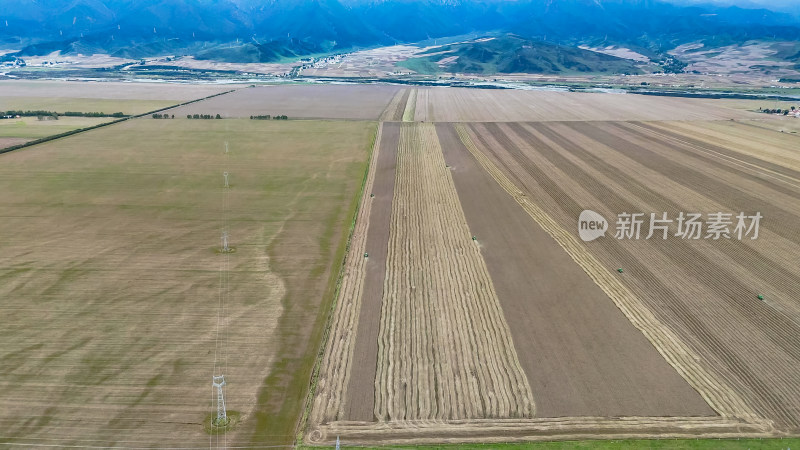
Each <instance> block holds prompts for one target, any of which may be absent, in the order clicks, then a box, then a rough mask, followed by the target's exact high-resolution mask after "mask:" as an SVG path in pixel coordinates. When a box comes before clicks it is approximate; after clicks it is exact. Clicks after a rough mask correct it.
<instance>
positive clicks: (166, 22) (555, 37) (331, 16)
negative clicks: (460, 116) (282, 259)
mask: <svg viewBox="0 0 800 450" xmlns="http://www.w3.org/2000/svg"><path fill="white" fill-rule="evenodd" d="M0 29H2V33H1V34H0V46H2V47H3V48H6V49H13V50H16V51H18V53H16V55H18V56H29V55H36V54H49V53H50V52H52V51H56V50H58V51H61V52H62V53H84V54H86V53H107V54H112V55H118V56H126V57H133V58H138V57H145V56H157V55H166V54H191V55H197V56H198V57H200V58H208V59H219V60H227V61H233V62H269V61H275V60H278V59H280V58H284V57H292V56H296V55H303V54H313V53H321V52H332V51H344V50H350V49H354V48H367V47H375V46H381V45H390V44H396V43H413V42H417V41H422V40H426V39H431V38H439V37H446V36H454V35H463V34H467V33H513V34H514V35H516V36H520V37H524V38H525V39H534V40H537V41H541V42H547V43H553V44H560V45H567V46H572V47H576V46H577V45H579V44H585V45H590V46H594V45H601V44H602V45H608V44H615V45H625V46H627V47H629V48H635V49H636V50H637V51H639V52H640V53H643V54H646V53H648V52H649V53H651V54H654V55H663V54H664V52H666V51H667V50H669V49H671V48H674V47H676V46H678V45H680V44H683V43H688V42H698V41H699V42H704V41H705V42H709V43H711V42H713V43H714V44H715V45H721V44H725V43H742V42H746V41H748V40H753V39H770V40H784V41H786V40H800V19H798V16H796V15H793V14H792V13H791V12H780V11H771V10H768V9H765V8H758V7H755V8H742V7H738V6H730V5H715V4H674V3H667V2H663V1H658V0H517V1H500V0H476V1H466V0H266V1H261V0H3V1H2V2H0ZM232 42H237V43H239V44H246V45H239V46H238V47H237V48H238V50H237V51H236V52H230V51H224V48H225V47H226V44H229V43H232Z"/></svg>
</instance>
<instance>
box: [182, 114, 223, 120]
mask: <svg viewBox="0 0 800 450" xmlns="http://www.w3.org/2000/svg"><path fill="white" fill-rule="evenodd" d="M186 118H187V119H222V116H220V115H219V114H217V115H216V116H212V115H211V114H187V115H186Z"/></svg>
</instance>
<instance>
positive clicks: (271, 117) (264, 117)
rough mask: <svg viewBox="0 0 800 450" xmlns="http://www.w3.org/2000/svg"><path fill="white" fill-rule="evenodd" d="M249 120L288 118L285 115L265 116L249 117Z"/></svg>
mask: <svg viewBox="0 0 800 450" xmlns="http://www.w3.org/2000/svg"><path fill="white" fill-rule="evenodd" d="M250 119H251V120H270V119H272V120H289V117H288V116H286V115H283V116H270V115H269V114H267V115H266V116H250Z"/></svg>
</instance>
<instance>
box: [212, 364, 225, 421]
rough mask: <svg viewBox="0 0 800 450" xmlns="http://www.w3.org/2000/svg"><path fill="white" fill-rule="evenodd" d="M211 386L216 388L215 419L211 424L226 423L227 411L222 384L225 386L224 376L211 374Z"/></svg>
mask: <svg viewBox="0 0 800 450" xmlns="http://www.w3.org/2000/svg"><path fill="white" fill-rule="evenodd" d="M211 386H212V387H215V388H217V420H216V422H215V423H214V424H213V425H217V426H224V425H226V424H227V423H228V413H227V411H225V396H224V394H223V393H222V386H225V376H224V375H220V376H213V377H212V382H211Z"/></svg>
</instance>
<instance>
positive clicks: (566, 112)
mask: <svg viewBox="0 0 800 450" xmlns="http://www.w3.org/2000/svg"><path fill="white" fill-rule="evenodd" d="M426 91H427V95H425V96H421V97H420V99H418V100H417V101H418V105H417V107H416V109H417V112H418V114H419V113H421V112H424V116H422V115H421V116H420V119H419V120H425V121H437V122H520V121H536V122H549V121H587V120H722V119H747V118H753V117H757V115H755V114H753V113H751V112H749V111H743V110H741V109H737V108H735V107H734V106H735V105H733V106H729V105H728V104H726V103H718V104H716V103H712V102H710V101H709V100H703V99H687V98H676V97H656V96H646V95H635V94H606V93H586V92H556V91H544V90H538V91H518V90H510V89H509V90H505V89H502V90H498V89H468V88H431V89H426ZM420 92H422V91H420ZM712 105H715V106H712Z"/></svg>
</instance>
